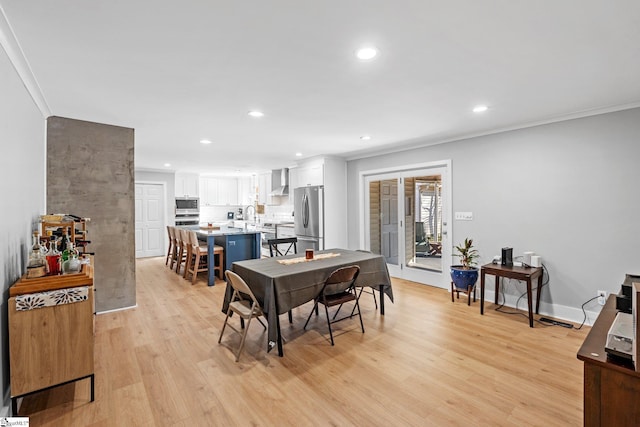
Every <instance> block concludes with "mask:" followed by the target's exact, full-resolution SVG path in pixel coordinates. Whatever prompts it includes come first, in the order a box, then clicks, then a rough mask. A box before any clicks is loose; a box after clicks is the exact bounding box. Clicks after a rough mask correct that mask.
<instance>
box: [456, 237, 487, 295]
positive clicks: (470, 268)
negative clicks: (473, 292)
mask: <svg viewBox="0 0 640 427" xmlns="http://www.w3.org/2000/svg"><path fill="white" fill-rule="evenodd" d="M454 248H455V250H456V251H457V256H458V258H460V262H461V263H462V264H461V265H452V266H451V280H452V281H453V284H454V285H455V287H456V288H457V289H460V290H464V291H468V290H470V289H471V288H473V286H474V285H475V283H476V281H477V280H478V268H477V267H476V260H477V258H478V257H479V256H480V254H479V253H478V251H477V250H476V249H475V248H474V247H473V239H470V238H466V239H464V243H463V244H462V245H458V246H454Z"/></svg>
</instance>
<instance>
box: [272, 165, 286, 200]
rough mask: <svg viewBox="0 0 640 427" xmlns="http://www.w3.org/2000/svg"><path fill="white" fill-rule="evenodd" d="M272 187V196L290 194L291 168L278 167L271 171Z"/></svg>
mask: <svg viewBox="0 0 640 427" xmlns="http://www.w3.org/2000/svg"><path fill="white" fill-rule="evenodd" d="M271 188H272V189H273V190H272V191H271V193H269V195H270V196H288V195H289V169H288V168H284V169H276V170H273V171H271Z"/></svg>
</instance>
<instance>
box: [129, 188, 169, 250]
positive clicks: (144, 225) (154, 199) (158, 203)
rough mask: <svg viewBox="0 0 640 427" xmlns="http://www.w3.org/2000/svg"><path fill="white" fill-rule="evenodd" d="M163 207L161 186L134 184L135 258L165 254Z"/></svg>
mask: <svg viewBox="0 0 640 427" xmlns="http://www.w3.org/2000/svg"><path fill="white" fill-rule="evenodd" d="M164 206H165V204H164V186H163V185H162V184H141V183H136V200H135V209H136V211H135V218H136V226H135V233H136V258H144V257H152V256H162V255H164V254H165V250H166V245H165V235H166V229H165V220H164ZM167 244H168V243H167Z"/></svg>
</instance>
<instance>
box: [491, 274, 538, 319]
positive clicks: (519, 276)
mask: <svg viewBox="0 0 640 427" xmlns="http://www.w3.org/2000/svg"><path fill="white" fill-rule="evenodd" d="M485 274H491V275H493V276H495V278H496V281H495V287H496V298H495V303H496V305H497V304H498V294H499V293H500V277H506V278H509V279H516V280H522V281H524V282H526V283H527V304H528V305H529V326H530V327H531V328H533V309H532V302H531V299H532V289H531V282H532V281H533V280H535V279H536V278H537V279H538V286H537V291H536V314H538V312H539V311H540V290H541V288H542V268H541V267H516V266H513V267H507V266H504V265H500V264H486V265H483V266H482V267H480V314H484V275H485Z"/></svg>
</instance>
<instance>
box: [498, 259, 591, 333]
mask: <svg viewBox="0 0 640 427" xmlns="http://www.w3.org/2000/svg"><path fill="white" fill-rule="evenodd" d="M545 276H546V278H545ZM507 280H509V282H511V279H507ZM549 281H550V276H549V270H547V267H546V266H545V265H544V264H542V285H540V289H541V290H542V288H543V287H544V286H547V285H548V284H549ZM501 288H502V289H501V290H500V293H501V294H502V304H500V305H499V306H498V307H496V308H495V309H494V310H495V311H497V312H499V313H503V314H519V315H520V316H523V317H524V318H526V319H529V316H528V315H527V314H524V313H523V312H522V311H517V310H518V304H519V303H520V300H521V299H522V298H523V297H524V296H525V295H526V294H527V292H526V291H525V292H523V293H522V294H520V296H519V297H518V299H517V300H516V306H515V309H516V311H505V310H503V307H504V305H505V303H506V298H505V297H504V285H503V286H502V287H501ZM534 291H536V292H537V291H538V287H537V286H536V287H535V288H533V289H531V295H533V293H534ZM596 298H598V297H597V296H596V297H593V298H591V299H590V300H589V301H586V302H585V303H584V304H582V312H583V313H584V320H583V321H582V323H581V324H580V327H578V328H575V327H574V326H573V325H572V324H570V323H566V322H560V321H558V320H554V319H549V318H547V317H541V318H540V319H533V320H534V321H535V322H536V323H539V324H540V325H543V326H562V327H563V328H568V329H577V330H578V329H581V328H582V326H583V325H584V323H585V322H586V320H587V313H586V311H585V310H584V306H585V305H586V304H588V303H589V302H591V301H593V300H594V299H596Z"/></svg>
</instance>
